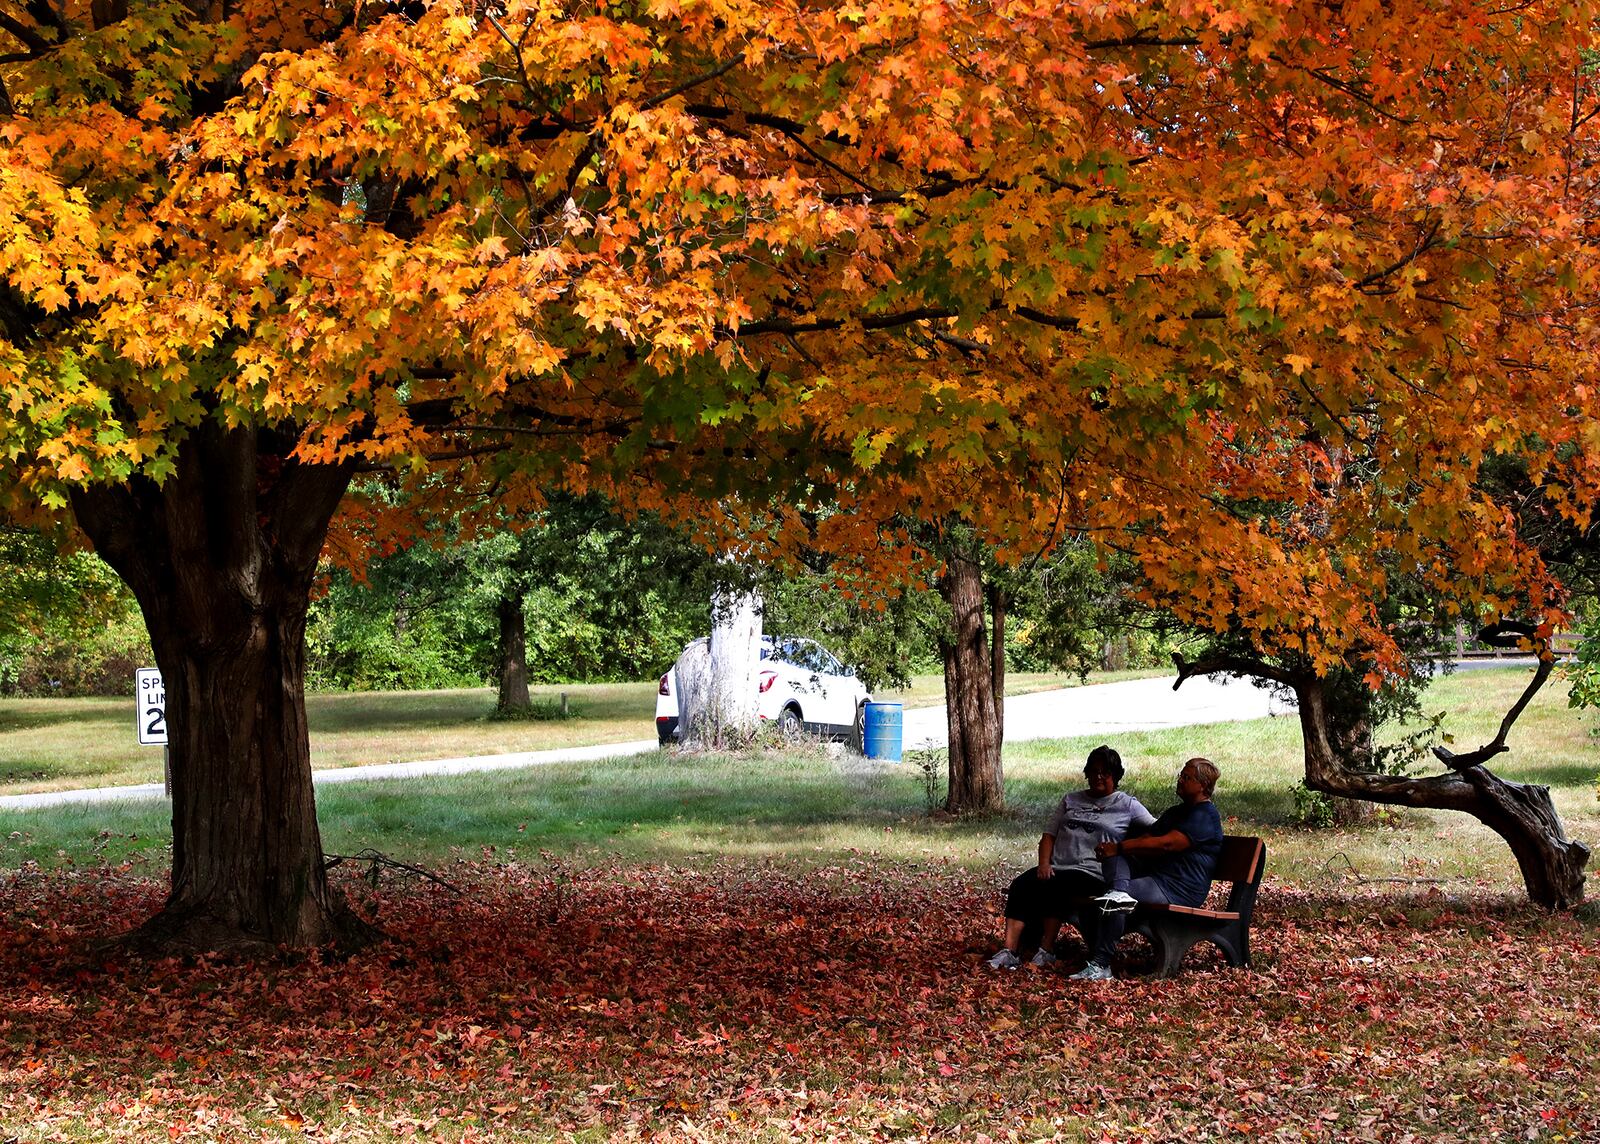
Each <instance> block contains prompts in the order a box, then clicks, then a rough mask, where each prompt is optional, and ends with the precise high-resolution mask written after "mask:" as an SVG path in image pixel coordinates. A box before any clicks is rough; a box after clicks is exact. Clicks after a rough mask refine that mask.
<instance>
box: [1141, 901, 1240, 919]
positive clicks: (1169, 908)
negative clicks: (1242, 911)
mask: <svg viewBox="0 0 1600 1144" xmlns="http://www.w3.org/2000/svg"><path fill="white" fill-rule="evenodd" d="M1139 908H1140V909H1141V910H1149V911H1151V912H1159V913H1163V914H1187V915H1188V916H1190V917H1194V918H1215V919H1216V920H1217V921H1219V922H1235V921H1238V920H1239V913H1238V911H1237V910H1208V909H1206V908H1205V907H1204V906H1175V905H1172V904H1171V903H1170V902H1141V903H1139Z"/></svg>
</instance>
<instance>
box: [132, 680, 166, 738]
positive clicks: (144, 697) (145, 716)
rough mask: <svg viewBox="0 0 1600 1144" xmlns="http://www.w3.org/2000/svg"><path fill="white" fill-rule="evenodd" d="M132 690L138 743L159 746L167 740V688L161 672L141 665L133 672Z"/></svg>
mask: <svg viewBox="0 0 1600 1144" xmlns="http://www.w3.org/2000/svg"><path fill="white" fill-rule="evenodd" d="M133 691H134V695H135V696H136V697H137V701H138V706H139V745H140V746H141V747H161V746H165V745H166V742H167V688H166V685H165V684H163V683H162V682H161V672H159V671H157V670H156V669H155V668H153V667H141V668H139V669H138V670H136V671H135V672H134V673H133Z"/></svg>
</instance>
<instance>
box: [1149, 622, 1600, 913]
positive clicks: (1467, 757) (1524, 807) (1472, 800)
mask: <svg viewBox="0 0 1600 1144" xmlns="http://www.w3.org/2000/svg"><path fill="white" fill-rule="evenodd" d="M1532 634H1533V632H1532V629H1531V628H1529V627H1527V626H1526V625H1519V624H1509V623H1503V624H1500V625H1497V626H1496V627H1495V628H1491V629H1487V630H1485V631H1484V632H1483V633H1482V634H1481V635H1480V636H1479V638H1480V639H1482V640H1483V641H1484V642H1485V643H1494V642H1496V641H1497V640H1503V639H1505V638H1507V637H1521V638H1523V639H1527V638H1529V637H1531V636H1532ZM1540 651H1541V654H1540V663H1539V669H1538V671H1537V672H1535V674H1534V678H1533V680H1532V681H1531V682H1530V683H1529V685H1528V688H1527V690H1526V691H1524V692H1523V695H1522V698H1521V699H1519V700H1518V701H1517V703H1516V705H1515V706H1513V707H1512V709H1511V710H1510V711H1509V712H1508V713H1507V714H1506V717H1505V719H1504V720H1503V721H1502V722H1501V724H1500V732H1499V734H1498V735H1497V736H1496V737H1495V739H1494V740H1493V741H1492V742H1490V743H1487V744H1485V745H1484V746H1482V747H1479V748H1478V749H1477V750H1474V751H1468V752H1465V753H1463V754H1459V755H1458V754H1454V753H1453V752H1451V751H1448V750H1445V749H1444V748H1443V747H1435V748H1434V754H1435V755H1436V756H1438V758H1439V759H1440V761H1441V762H1443V763H1444V764H1445V765H1446V766H1447V767H1448V768H1449V769H1450V771H1449V773H1447V774H1442V775H1430V776H1425V777H1411V776H1406V775H1385V774H1375V773H1371V772H1367V771H1362V770H1359V769H1356V768H1354V767H1351V766H1350V765H1349V762H1348V760H1347V759H1346V758H1345V757H1344V755H1343V754H1342V752H1341V751H1340V749H1339V747H1338V745H1337V744H1336V743H1335V741H1334V737H1333V736H1332V735H1331V734H1330V731H1329V724H1330V720H1329V715H1328V703H1327V696H1326V693H1325V691H1324V688H1323V685H1322V681H1321V680H1320V679H1318V678H1316V677H1314V676H1311V675H1308V674H1302V673H1299V672H1290V671H1285V670H1283V669H1280V668H1278V667H1276V666H1274V665H1272V664H1269V663H1266V662H1265V661H1261V660H1254V659H1250V658H1247V657H1239V656H1214V657H1208V658H1206V659H1202V660H1199V661H1197V662H1194V663H1188V662H1185V661H1184V660H1183V659H1182V658H1181V657H1179V656H1174V657H1173V659H1174V662H1175V663H1176V664H1177V667H1178V680H1177V682H1176V683H1174V684H1173V686H1174V688H1176V687H1178V686H1180V685H1181V684H1182V683H1183V681H1184V680H1185V679H1188V678H1189V677H1190V676H1193V675H1209V674H1211V673H1212V672H1217V671H1221V672H1228V673H1230V674H1234V675H1249V676H1256V677H1259V678H1262V679H1270V680H1273V681H1275V682H1277V683H1281V684H1284V685H1285V686H1287V687H1290V688H1292V689H1293V690H1294V693H1295V696H1296V698H1297V699H1298V700H1299V703H1300V730H1301V733H1302V735H1303V737H1304V741H1305V767H1306V785H1307V786H1308V787H1310V788H1311V789H1313V790H1319V791H1322V792H1323V793H1325V794H1329V795H1334V796H1337V797H1340V798H1348V799H1358V800H1362V801H1365V802H1374V803H1382V804H1386V805H1390V806H1410V807H1418V808H1422V809H1427V810H1458V811H1461V812H1462V813H1463V814H1470V815H1472V817H1474V818H1476V819H1477V820H1478V821H1480V822H1482V823H1483V824H1484V825H1485V826H1487V827H1489V829H1491V830H1493V831H1494V832H1495V833H1496V834H1498V835H1500V837H1501V838H1503V839H1505V841H1506V844H1507V845H1509V846H1510V847H1511V852H1512V854H1514V855H1515V856H1516V859H1517V866H1518V868H1519V870H1520V871H1521V874H1522V881H1523V885H1524V886H1525V887H1526V888H1527V891H1528V897H1529V899H1530V900H1532V901H1533V902H1535V903H1537V904H1538V905H1541V906H1547V907H1549V908H1551V909H1571V908H1572V907H1574V906H1576V905H1578V904H1580V903H1581V902H1582V901H1583V884H1584V873H1583V870H1584V866H1585V865H1586V864H1587V863H1588V861H1589V847H1587V846H1585V845H1584V844H1583V843H1582V842H1575V841H1573V840H1571V839H1569V838H1568V837H1567V836H1566V831H1565V829H1564V828H1563V826H1562V823H1561V817H1560V815H1558V814H1557V813H1556V810H1555V806H1554V804H1553V803H1552V802H1551V799H1550V788H1549V787H1544V786H1536V785H1533V784H1529V783H1518V782H1510V781H1507V780H1506V779H1502V778H1500V777H1499V776H1498V775H1496V774H1494V773H1493V772H1492V771H1490V770H1489V769H1488V768H1487V767H1485V766H1484V765H1483V764H1484V763H1485V762H1486V761H1487V760H1488V759H1490V758H1492V757H1494V756H1495V755H1498V754H1501V753H1502V752H1504V751H1506V750H1507V749H1508V748H1507V747H1506V742H1505V741H1506V736H1507V735H1508V734H1509V733H1510V730H1511V725H1512V724H1513V723H1514V722H1515V721H1516V719H1517V716H1518V715H1520V714H1521V713H1522V710H1523V708H1524V707H1526V706H1527V704H1528V701H1529V700H1530V699H1531V698H1533V695H1534V693H1535V692H1537V691H1538V690H1539V688H1540V687H1542V686H1543V685H1544V682H1545V680H1546V679H1547V678H1549V675H1550V670H1551V667H1552V665H1553V662H1554V661H1553V659H1552V658H1551V656H1550V655H1549V651H1548V647H1545V648H1541V649H1540Z"/></svg>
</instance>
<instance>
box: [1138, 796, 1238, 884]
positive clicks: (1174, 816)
mask: <svg viewBox="0 0 1600 1144" xmlns="http://www.w3.org/2000/svg"><path fill="white" fill-rule="evenodd" d="M1174 830H1178V831H1181V832H1182V833H1183V835H1184V837H1186V838H1188V840H1189V849H1187V850H1183V851H1180V852H1179V853H1177V854H1173V855H1170V857H1169V859H1168V861H1167V862H1166V863H1164V864H1162V865H1161V866H1159V867H1158V868H1157V869H1154V870H1152V871H1150V876H1151V877H1153V878H1155V879H1156V881H1158V882H1160V883H1161V888H1162V889H1164V890H1165V891H1166V892H1167V899H1168V901H1170V902H1172V903H1173V904H1174V905H1178V906H1199V905H1203V904H1204V903H1205V900H1206V894H1207V893H1208V892H1209V891H1210V889H1211V875H1212V874H1214V873H1216V870H1217V856H1218V855H1219V854H1221V853H1222V815H1220V814H1218V813H1217V806H1216V804H1215V803H1213V802H1209V801H1208V802H1197V803H1195V804H1194V805H1192V806H1191V805H1190V804H1189V803H1186V802H1180V803H1179V804H1178V805H1177V806H1175V807H1173V808H1171V809H1170V810H1168V811H1166V812H1165V813H1163V814H1162V815H1161V817H1160V818H1158V819H1156V824H1155V825H1154V826H1152V827H1151V828H1150V831H1149V833H1151V834H1169V833H1171V832H1172V831H1174Z"/></svg>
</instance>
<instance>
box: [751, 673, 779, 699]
mask: <svg viewBox="0 0 1600 1144" xmlns="http://www.w3.org/2000/svg"><path fill="white" fill-rule="evenodd" d="M776 682H778V673H777V672H775V671H763V672H762V673H761V683H760V685H759V686H757V688H756V690H757V691H759V692H761V694H763V695H765V694H766V693H767V692H769V691H771V690H772V685H773V684H774V683H776Z"/></svg>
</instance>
